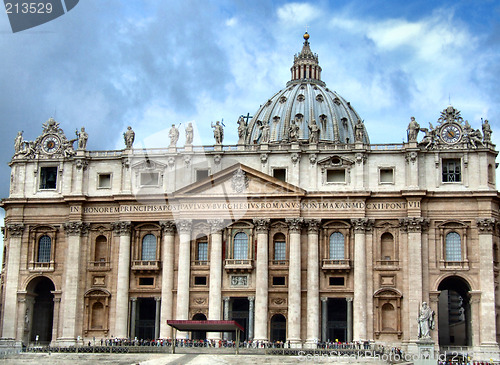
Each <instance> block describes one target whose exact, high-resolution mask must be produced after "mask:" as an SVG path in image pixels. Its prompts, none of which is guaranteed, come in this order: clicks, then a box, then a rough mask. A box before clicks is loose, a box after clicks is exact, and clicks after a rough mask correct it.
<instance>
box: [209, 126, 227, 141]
mask: <svg viewBox="0 0 500 365" xmlns="http://www.w3.org/2000/svg"><path fill="white" fill-rule="evenodd" d="M211 126H212V128H213V129H214V138H215V144H222V141H223V140H224V128H222V125H221V124H220V122H219V121H217V122H215V125H214V124H213V123H212V124H211Z"/></svg>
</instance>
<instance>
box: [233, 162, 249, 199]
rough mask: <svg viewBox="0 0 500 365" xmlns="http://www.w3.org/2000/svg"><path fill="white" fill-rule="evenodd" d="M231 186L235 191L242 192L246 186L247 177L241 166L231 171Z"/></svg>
mask: <svg viewBox="0 0 500 365" xmlns="http://www.w3.org/2000/svg"><path fill="white" fill-rule="evenodd" d="M231 188H232V189H233V191H235V192H237V193H242V192H243V191H245V190H246V189H247V188H248V177H247V176H246V174H245V171H243V170H242V169H241V168H239V169H238V170H236V171H235V172H234V173H233V177H232V178H231Z"/></svg>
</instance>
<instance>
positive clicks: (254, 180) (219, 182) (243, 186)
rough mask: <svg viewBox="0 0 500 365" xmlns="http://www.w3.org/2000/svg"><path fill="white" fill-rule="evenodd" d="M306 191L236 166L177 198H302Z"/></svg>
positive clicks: (178, 192) (193, 186)
mask: <svg viewBox="0 0 500 365" xmlns="http://www.w3.org/2000/svg"><path fill="white" fill-rule="evenodd" d="M305 193H306V191H305V190H304V189H301V188H299V187H297V186H295V185H292V184H288V183H286V182H283V181H281V180H278V179H276V178H274V177H272V176H270V175H267V174H265V173H263V172H260V171H257V170H254V169H252V168H251V167H248V166H245V165H243V164H235V165H233V166H231V167H228V168H227V169H224V170H222V171H220V172H217V173H216V174H214V175H211V176H208V177H207V178H205V179H203V180H201V181H197V182H195V183H193V184H191V185H188V186H186V187H184V188H182V189H180V190H178V191H176V192H175V193H174V195H175V197H176V198H177V197H184V196H185V197H187V196H189V197H193V196H202V197H206V196H228V195H229V196H255V197H257V196H259V197H262V196H266V195H281V196H283V195H285V196H300V195H304V194H305Z"/></svg>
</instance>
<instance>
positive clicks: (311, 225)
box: [305, 219, 321, 233]
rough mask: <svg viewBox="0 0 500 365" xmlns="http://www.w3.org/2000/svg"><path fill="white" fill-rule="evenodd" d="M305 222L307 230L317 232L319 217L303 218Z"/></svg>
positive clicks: (319, 222)
mask: <svg viewBox="0 0 500 365" xmlns="http://www.w3.org/2000/svg"><path fill="white" fill-rule="evenodd" d="M305 224H306V225H307V232H309V233H318V232H319V226H320V224H321V219H307V220H305Z"/></svg>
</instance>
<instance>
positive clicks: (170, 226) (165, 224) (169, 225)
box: [160, 221, 175, 236]
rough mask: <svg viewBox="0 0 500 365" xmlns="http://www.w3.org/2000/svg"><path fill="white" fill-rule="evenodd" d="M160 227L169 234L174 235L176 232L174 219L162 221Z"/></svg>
mask: <svg viewBox="0 0 500 365" xmlns="http://www.w3.org/2000/svg"><path fill="white" fill-rule="evenodd" d="M160 227H161V229H163V232H165V234H167V235H169V236H173V235H174V233H175V223H174V222H173V221H160Z"/></svg>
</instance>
